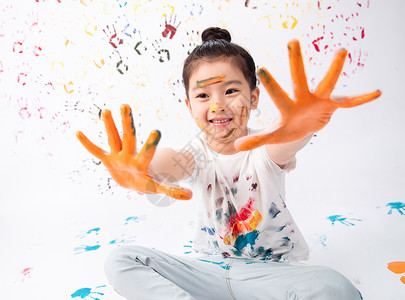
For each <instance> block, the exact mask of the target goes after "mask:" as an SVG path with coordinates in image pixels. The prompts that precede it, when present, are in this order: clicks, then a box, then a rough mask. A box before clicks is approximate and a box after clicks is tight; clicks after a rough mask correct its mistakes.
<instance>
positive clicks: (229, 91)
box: [225, 89, 238, 95]
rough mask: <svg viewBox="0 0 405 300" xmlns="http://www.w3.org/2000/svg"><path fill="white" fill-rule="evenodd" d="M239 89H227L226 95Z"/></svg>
mask: <svg viewBox="0 0 405 300" xmlns="http://www.w3.org/2000/svg"><path fill="white" fill-rule="evenodd" d="M237 91H238V90H237V89H227V90H226V92H225V95H230V94H233V93H236V92H237Z"/></svg>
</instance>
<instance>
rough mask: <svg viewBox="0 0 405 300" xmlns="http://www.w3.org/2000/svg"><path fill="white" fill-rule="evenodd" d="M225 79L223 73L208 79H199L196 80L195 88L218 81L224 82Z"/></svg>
mask: <svg viewBox="0 0 405 300" xmlns="http://www.w3.org/2000/svg"><path fill="white" fill-rule="evenodd" d="M224 81H225V75H221V76H216V77H211V78H208V79H204V80H201V81H197V85H196V88H202V87H205V86H207V85H210V84H214V83H218V82H224Z"/></svg>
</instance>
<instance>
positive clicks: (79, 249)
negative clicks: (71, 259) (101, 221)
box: [73, 245, 100, 255]
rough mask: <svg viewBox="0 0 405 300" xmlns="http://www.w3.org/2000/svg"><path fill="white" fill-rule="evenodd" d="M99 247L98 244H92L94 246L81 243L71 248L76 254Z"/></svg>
mask: <svg viewBox="0 0 405 300" xmlns="http://www.w3.org/2000/svg"><path fill="white" fill-rule="evenodd" d="M98 248H100V245H94V246H88V245H87V246H86V245H81V246H79V247H75V248H74V249H73V250H74V251H75V255H76V254H80V253H84V252H89V251H94V250H97V249H98Z"/></svg>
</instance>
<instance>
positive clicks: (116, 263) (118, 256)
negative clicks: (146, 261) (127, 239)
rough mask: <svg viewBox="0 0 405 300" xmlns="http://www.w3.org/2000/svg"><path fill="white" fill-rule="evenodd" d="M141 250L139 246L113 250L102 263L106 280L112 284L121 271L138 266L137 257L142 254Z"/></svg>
mask: <svg viewBox="0 0 405 300" xmlns="http://www.w3.org/2000/svg"><path fill="white" fill-rule="evenodd" d="M140 248H141V249H140ZM142 250H143V249H142V247H139V246H120V247H116V248H115V249H113V250H112V251H111V252H110V253H109V255H108V256H107V258H106V260H105V262H104V271H105V273H106V275H107V278H108V280H109V281H110V282H111V283H112V282H113V281H115V279H117V278H118V277H119V275H120V274H121V273H122V272H123V271H125V270H128V269H130V268H131V267H134V265H136V264H138V263H139V262H138V261H137V256H138V254H139V253H142V252H143V251H142Z"/></svg>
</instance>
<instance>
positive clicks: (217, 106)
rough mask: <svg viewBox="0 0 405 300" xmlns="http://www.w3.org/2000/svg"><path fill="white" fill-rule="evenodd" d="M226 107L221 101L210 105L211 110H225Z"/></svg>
mask: <svg viewBox="0 0 405 300" xmlns="http://www.w3.org/2000/svg"><path fill="white" fill-rule="evenodd" d="M223 110H224V107H223V106H222V104H221V103H218V102H216V101H214V102H212V103H211V105H210V112H217V111H223Z"/></svg>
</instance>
